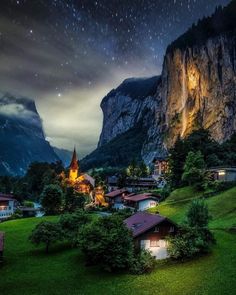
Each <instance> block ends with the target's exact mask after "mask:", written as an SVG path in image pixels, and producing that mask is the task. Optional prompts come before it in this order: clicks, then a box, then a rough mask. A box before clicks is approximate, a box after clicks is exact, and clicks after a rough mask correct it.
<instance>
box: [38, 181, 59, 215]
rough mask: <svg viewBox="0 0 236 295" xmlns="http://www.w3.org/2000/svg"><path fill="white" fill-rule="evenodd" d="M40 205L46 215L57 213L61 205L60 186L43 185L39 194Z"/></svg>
mask: <svg viewBox="0 0 236 295" xmlns="http://www.w3.org/2000/svg"><path fill="white" fill-rule="evenodd" d="M41 205H42V207H43V209H44V211H45V214H46V215H55V214H58V213H59V212H60V211H61V209H62V205H63V193H62V190H61V188H60V186H58V185H55V184H50V185H47V186H45V187H44V189H43V192H42V195H41Z"/></svg>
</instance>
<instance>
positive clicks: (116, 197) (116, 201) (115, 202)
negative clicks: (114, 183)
mask: <svg viewBox="0 0 236 295" xmlns="http://www.w3.org/2000/svg"><path fill="white" fill-rule="evenodd" d="M128 194H130V192H129V191H128V190H127V189H125V188H122V189H118V190H115V191H112V192H110V193H108V194H106V195H105V200H106V202H107V203H108V205H109V207H112V208H116V209H122V208H123V207H124V205H123V202H124V197H125V196H126V195H128Z"/></svg>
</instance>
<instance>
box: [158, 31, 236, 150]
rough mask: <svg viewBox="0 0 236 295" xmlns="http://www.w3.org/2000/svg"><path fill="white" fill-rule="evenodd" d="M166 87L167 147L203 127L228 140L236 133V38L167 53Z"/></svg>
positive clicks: (163, 85)
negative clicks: (179, 137) (177, 139)
mask: <svg viewBox="0 0 236 295" xmlns="http://www.w3.org/2000/svg"><path fill="white" fill-rule="evenodd" d="M162 87H163V90H164V96H163V100H164V102H165V103H164V105H165V107H164V109H163V111H164V112H165V114H166V117H165V123H166V132H167V134H166V143H167V146H171V145H173V143H174V141H175V140H176V137H177V136H181V137H185V136H186V135H187V134H189V133H191V131H193V130H194V129H197V128H199V127H203V128H205V129H208V130H209V131H210V133H211V134H212V136H213V138H214V139H216V140H217V141H224V140H226V139H228V138H229V137H230V135H232V133H233V132H235V131H236V118H235V112H236V36H235V34H234V35H229V34H222V35H220V36H218V37H214V38H211V39H208V40H207V42H206V43H205V44H204V45H202V46H193V47H186V48H185V49H178V48H177V49H174V50H172V51H171V52H169V53H167V55H166V57H165V62H164V68H163V73H162Z"/></svg>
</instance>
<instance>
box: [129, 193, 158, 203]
mask: <svg viewBox="0 0 236 295" xmlns="http://www.w3.org/2000/svg"><path fill="white" fill-rule="evenodd" d="M148 199H155V200H158V196H157V195H153V194H152V193H146V194H139V195H135V194H131V195H128V196H125V200H126V201H133V202H139V201H143V200H148Z"/></svg>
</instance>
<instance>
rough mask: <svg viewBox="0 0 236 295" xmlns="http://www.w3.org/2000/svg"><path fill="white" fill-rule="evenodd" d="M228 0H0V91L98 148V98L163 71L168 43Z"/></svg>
mask: <svg viewBox="0 0 236 295" xmlns="http://www.w3.org/2000/svg"><path fill="white" fill-rule="evenodd" d="M229 2H230V1H229V0H207V1H206V0H182V1H181V0H120V1H118V0H117V1H114V0H98V1H90V0H85V1H82V0H77V1H76V0H64V1H63V0H0V91H1V92H5V91H7V92H10V93H12V94H15V95H24V96H28V97H31V98H33V99H34V100H35V101H36V104H37V108H38V111H39V113H40V115H41V117H42V119H43V124H44V129H45V132H46V135H47V138H48V140H49V141H50V142H51V143H52V144H53V145H55V146H58V147H64V148H67V149H72V148H73V146H74V144H76V146H77V150H78V152H79V156H80V157H82V156H83V155H85V154H87V153H88V152H90V151H92V150H93V149H94V148H95V147H96V144H97V141H98V136H99V133H100V130H101V125H102V112H101V110H100V107H99V105H100V102H101V99H102V98H103V96H104V95H105V94H106V93H107V92H109V91H110V90H111V89H112V88H114V87H116V86H118V85H119V84H120V83H121V82H122V80H124V79H125V78H128V77H133V76H135V77H137V76H152V75H157V74H159V73H160V71H161V66H162V62H163V55H164V52H165V49H166V47H167V45H168V44H169V43H170V42H171V41H173V40H174V39H175V38H177V37H178V36H179V35H180V34H182V33H183V32H184V31H185V30H186V29H188V27H189V26H191V24H192V23H193V22H196V21H197V20H198V19H199V18H202V17H203V16H207V15H210V14H211V13H213V12H214V10H215V7H216V6H217V5H220V4H221V5H226V4H228V3H229Z"/></svg>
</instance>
